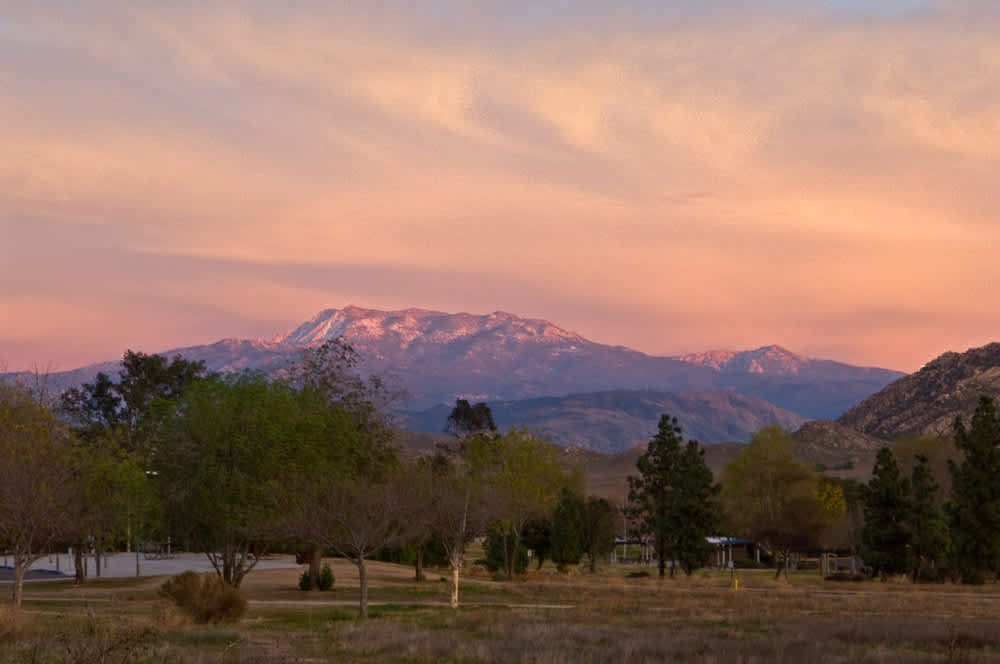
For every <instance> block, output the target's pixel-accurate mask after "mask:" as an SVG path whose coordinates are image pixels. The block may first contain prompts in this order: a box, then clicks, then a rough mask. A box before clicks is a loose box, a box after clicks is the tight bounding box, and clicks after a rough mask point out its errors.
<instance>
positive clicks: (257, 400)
mask: <svg viewBox="0 0 1000 664" xmlns="http://www.w3.org/2000/svg"><path fill="white" fill-rule="evenodd" d="M357 365H358V357H357V355H356V354H355V352H354V350H353V349H352V348H351V347H350V346H349V345H347V344H345V343H343V342H341V341H339V340H335V341H330V342H327V343H325V344H323V345H322V346H320V347H317V348H314V349H310V350H308V351H305V352H304V353H303V355H302V357H301V358H300V360H299V361H298V362H297V363H295V364H294V365H293V366H292V367H291V368H290V369H288V370H287V371H286V372H284V374H283V375H281V376H279V377H277V378H274V377H268V376H266V375H264V374H262V373H260V372H252V371H245V372H241V373H235V374H227V375H220V374H210V373H209V372H207V371H206V369H205V366H204V364H203V363H201V362H191V361H188V360H185V359H184V358H182V357H180V356H175V357H173V358H165V357H162V356H157V355H145V354H143V353H135V352H132V351H128V352H126V353H125V355H124V357H123V362H122V369H121V372H120V374H119V376H118V379H117V380H114V379H112V378H111V377H110V376H108V375H106V374H103V373H101V374H98V376H97V377H96V378H95V379H94V381H93V382H91V383H87V384H84V385H83V386H81V387H79V388H74V389H70V390H68V391H66V392H64V393H63V394H62V395H61V396H60V397H59V399H58V400H57V401H56V402H54V403H46V399H44V398H42V395H39V394H37V393H34V392H32V390H29V389H25V388H24V387H23V386H14V385H0V455H2V458H3V459H4V463H3V464H0V548H3V549H4V550H7V551H9V552H10V554H11V556H12V558H13V561H14V565H13V567H14V576H15V582H14V584H13V591H12V596H13V599H14V601H15V603H16V604H19V603H20V597H21V590H22V581H23V578H24V574H25V572H26V570H27V569H28V567H30V565H31V564H32V562H33V561H34V560H37V559H38V558H40V557H41V556H43V555H45V554H47V553H49V552H51V551H53V550H55V548H56V547H66V546H71V547H73V549H74V551H75V552H76V560H75V567H76V572H77V578H78V581H82V580H83V573H82V564H83V560H82V554H81V552H82V551H84V550H88V549H93V550H95V551H96V552H97V555H100V553H101V552H102V551H104V550H106V549H111V550H115V549H118V550H120V549H121V548H127V547H130V546H136V547H140V546H142V545H143V542H144V541H163V540H165V539H166V538H168V537H169V538H172V541H173V542H175V543H177V545H179V546H182V547H184V548H186V549H189V550H194V551H201V552H204V553H205V555H206V556H207V557H208V559H209V560H210V561H211V564H212V566H213V568H214V569H215V570H216V572H217V574H218V576H219V578H220V579H222V581H223V582H225V583H226V584H229V585H231V586H233V587H235V588H238V587H239V586H240V584H241V582H242V581H243V579H244V578H245V577H246V575H247V574H248V573H250V572H251V570H252V569H253V568H254V566H255V565H256V564H257V562H258V561H259V560H260V558H261V556H262V555H264V554H265V553H267V552H269V551H274V550H276V549H279V548H285V549H287V548H295V549H300V550H301V549H308V550H310V551H311V552H312V554H313V555H312V561H313V562H312V564H311V566H310V571H309V586H310V587H314V588H315V587H318V577H319V575H320V569H319V564H320V563H319V561H320V560H321V558H322V553H323V551H325V550H326V551H332V552H335V553H336V554H337V555H340V556H343V557H344V558H346V559H348V560H350V561H351V562H352V563H354V564H355V565H356V566H357V568H358V572H359V577H360V581H361V599H360V606H359V610H360V613H361V615H366V613H367V567H366V562H367V561H369V560H371V559H372V557H374V556H377V555H379V554H380V553H381V552H383V551H385V550H386V549H388V548H391V547H400V546H406V547H409V548H410V549H411V550H413V551H414V552H415V563H416V570H415V575H416V577H417V578H418V579H419V578H420V577H421V576H422V569H421V568H422V563H423V559H424V554H425V552H427V551H432V550H433V551H434V552H437V554H438V555H439V557H440V558H441V559H442V560H444V561H445V563H446V564H447V566H448V567H450V569H451V574H452V605H453V606H457V605H458V601H459V594H458V593H459V579H460V572H461V569H462V567H463V565H464V563H465V557H466V549H467V546H468V544H469V543H470V542H471V541H472V540H473V539H474V538H477V537H482V538H483V542H484V551H485V557H486V563H487V565H488V566H489V567H490V568H491V569H493V570H495V572H496V574H497V576H498V577H504V578H510V577H512V576H514V575H517V574H519V573H521V572H523V570H524V569H525V568H526V567H527V564H528V561H527V557H528V556H527V552H528V551H529V550H530V551H531V552H532V555H534V557H535V561H536V564H538V565H539V566H541V564H542V563H543V562H544V561H545V560H546V559H550V560H552V561H553V562H554V563H555V564H556V565H557V566H559V567H560V568H563V569H565V568H566V567H568V566H571V565H576V564H578V563H580V562H581V561H583V560H584V559H586V560H587V562H588V567H589V568H590V569H596V567H597V564H598V561H600V560H602V559H603V558H604V557H606V556H607V555H608V554H609V553H610V551H611V550H612V548H613V547H614V544H615V536H616V527H615V524H616V520H617V519H619V518H622V517H624V518H627V519H628V520H630V522H631V524H632V528H633V531H637V532H639V533H640V534H641V535H642V536H643V537H644V539H645V540H646V541H648V542H650V543H651V544H652V546H653V549H654V551H655V553H656V556H657V560H658V569H659V574H660V575H661V576H663V575H665V574H666V571H667V568H668V567H669V570H670V574H671V575H673V574H674V573H675V570H676V569H680V570H682V571H683V572H685V573H687V574H690V573H692V571H693V570H695V569H697V568H698V567H701V566H704V565H705V564H706V563H707V562H708V560H709V559H710V557H711V556H712V554H713V552H714V551H715V548H714V547H713V545H711V544H710V543H709V542H708V540H707V539H706V538H707V537H709V536H711V535H718V534H721V533H727V534H730V535H738V536H743V537H748V538H752V539H753V540H755V541H756V542H758V543H759V544H760V545H761V546H762V548H764V550H765V551H766V552H768V554H769V555H770V556H771V558H772V559H773V560H774V562H775V566H776V573H778V574H780V573H781V572H782V571H784V572H785V574H786V575H787V573H788V570H789V566H790V562H791V561H792V560H793V557H794V555H795V554H796V553H798V552H802V551H806V550H811V549H812V550H814V549H815V548H817V547H821V548H822V547H829V546H830V542H831V537H832V536H833V535H832V534H833V532H834V531H835V530H836V529H837V528H841V529H846V531H847V532H848V536H847V540H848V541H852V542H853V541H855V540H860V544H859V546H858V548H859V550H860V553H861V554H862V556H863V557H864V558H865V560H866V561H867V562H868V563H869V564H870V565H871V567H872V571H873V572H874V573H876V574H883V575H886V574H893V573H900V572H907V573H910V574H911V575H912V576H913V578H914V579H918V580H919V579H924V578H932V577H934V578H937V577H939V576H941V575H942V574H944V573H947V574H950V575H951V576H952V577H954V578H961V580H962V581H965V582H977V581H981V580H982V579H983V578H984V575H985V574H986V573H991V574H994V575H995V574H996V573H997V572H998V571H1000V527H998V526H1000V523H997V521H1000V509H998V507H997V506H998V505H1000V486H998V482H997V480H996V477H997V476H998V475H997V473H998V472H1000V421H998V419H997V414H996V410H995V408H994V406H993V403H992V401H990V400H989V399H987V398H984V399H983V401H982V402H981V403H980V406H979V408H978V409H977V411H976V414H975V415H974V416H973V418H972V421H971V425H970V428H968V429H966V428H965V427H964V425H963V424H962V422H961V421H958V422H956V426H955V436H956V441H957V445H958V448H959V449H960V450H961V451H962V453H963V454H964V458H963V460H962V462H961V463H960V464H958V463H954V462H952V463H951V467H950V471H949V472H950V478H951V485H952V487H951V492H950V495H949V496H948V497H947V502H946V503H945V502H944V501H943V500H942V498H941V493H942V492H941V488H940V486H939V484H938V482H937V481H936V480H935V477H934V475H933V473H932V472H931V471H930V469H929V467H928V463H927V461H926V458H924V459H923V460H921V459H920V458H918V460H917V463H916V465H915V466H914V467H913V469H912V473H911V475H910V476H909V477H903V476H902V473H901V472H900V470H899V466H898V464H897V463H896V461H895V459H894V457H893V454H892V451H891V450H889V449H888V448H887V449H885V450H882V451H881V452H880V453H879V456H878V461H877V462H876V465H875V468H874V472H873V476H872V479H871V481H870V482H869V483H868V484H867V485H860V484H858V483H856V482H855V483H851V482H849V481H838V480H835V479H832V478H826V477H823V476H821V475H820V474H819V473H817V471H816V469H815V468H813V467H810V466H808V465H807V464H805V463H803V462H802V461H800V460H798V459H796V458H795V457H794V455H793V443H792V440H791V438H790V437H789V436H788V434H787V433H785V432H784V431H782V430H781V429H780V428H778V427H769V428H765V429H763V430H761V431H760V432H758V433H757V434H755V436H754V438H753V440H752V442H751V443H750V445H749V446H748V447H747V449H746V450H745V451H744V452H743V453H742V454H741V455H740V456H739V458H737V459H736V461H734V462H733V463H732V464H730V465H729V466H728V467H727V468H726V471H725V473H724V475H723V477H722V478H721V479H722V482H721V483H716V482H715V478H714V477H713V474H712V472H711V470H710V469H709V468H708V466H707V465H706V463H705V459H704V449H703V447H702V446H701V445H699V443H698V442H697V441H693V440H689V441H686V442H685V441H684V440H683V437H682V429H681V427H680V424H679V422H678V421H677V419H676V418H672V417H670V416H669V415H664V416H663V417H662V418H661V420H660V422H659V425H658V429H657V433H656V434H655V436H654V437H653V438H652V439H651V440H650V442H649V444H648V447H647V449H646V450H645V452H644V453H643V454H642V455H641V457H640V458H639V460H638V462H637V467H636V473H635V474H634V475H632V476H630V477H629V478H628V501H627V505H626V506H625V507H624V510H623V512H624V513H621V512H619V508H618V507H616V506H613V505H612V504H611V503H609V502H608V501H607V500H605V499H602V498H598V497H595V496H586V495H585V492H584V489H583V486H584V483H583V476H582V473H581V472H579V471H573V470H567V469H565V468H563V467H562V466H561V464H560V462H559V460H558V458H557V457H556V454H555V451H554V449H553V447H552V446H551V445H549V444H547V443H546V442H545V441H543V440H541V439H540V438H538V437H536V436H534V435H532V434H530V433H529V432H527V431H523V430H517V429H515V430H511V431H508V432H500V431H498V430H497V427H496V426H495V423H494V422H493V418H492V414H491V413H490V411H489V408H488V407H487V406H486V405H485V404H469V403H468V402H467V401H463V400H459V401H457V402H456V405H455V408H454V409H453V410H452V412H451V415H450V416H449V418H448V421H447V423H446V427H445V428H446V430H447V431H448V432H449V433H450V434H451V436H452V442H451V443H450V444H447V445H440V446H439V447H438V448H437V449H436V450H435V452H434V453H433V454H431V455H426V456H424V457H421V458H420V459H417V460H415V461H406V460H404V459H403V456H402V455H401V453H400V450H399V449H397V447H396V445H395V443H394V439H393V428H392V422H391V418H390V416H389V406H390V405H391V404H390V402H391V398H392V397H391V393H390V391H389V390H388V389H387V387H386V386H385V385H384V384H383V383H382V382H381V381H380V380H379V379H378V378H377V377H370V378H363V377H361V376H360V375H359V374H358V372H357ZM49 401H51V400H49ZM858 534H860V535H859V536H858ZM852 546H853V544H852ZM99 568H100V566H99V564H98V569H99Z"/></svg>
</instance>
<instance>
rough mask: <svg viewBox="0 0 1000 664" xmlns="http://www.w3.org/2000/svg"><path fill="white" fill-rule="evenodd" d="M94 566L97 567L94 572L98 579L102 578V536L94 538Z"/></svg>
mask: <svg viewBox="0 0 1000 664" xmlns="http://www.w3.org/2000/svg"><path fill="white" fill-rule="evenodd" d="M94 567H95V568H96V571H95V572H94V576H96V577H97V578H98V579H99V578H101V538H100V537H98V538H97V539H96V540H94Z"/></svg>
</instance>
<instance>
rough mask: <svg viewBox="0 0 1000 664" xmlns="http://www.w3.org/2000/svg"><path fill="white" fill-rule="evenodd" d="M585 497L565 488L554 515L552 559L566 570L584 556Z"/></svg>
mask: <svg viewBox="0 0 1000 664" xmlns="http://www.w3.org/2000/svg"><path fill="white" fill-rule="evenodd" d="M583 510H584V502H583V499H582V498H581V497H580V496H578V495H577V494H576V493H574V492H573V491H571V490H570V489H567V488H564V489H563V490H562V496H561V497H560V499H559V505H557V506H556V510H555V513H554V514H553V515H552V560H553V562H555V563H556V565H558V566H559V569H560V570H565V569H566V567H567V566H568V565H576V564H578V563H579V562H580V559H581V558H582V557H583V554H584V550H583Z"/></svg>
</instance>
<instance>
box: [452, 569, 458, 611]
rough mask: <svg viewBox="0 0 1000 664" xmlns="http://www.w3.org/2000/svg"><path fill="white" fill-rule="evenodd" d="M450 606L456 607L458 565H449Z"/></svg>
mask: <svg viewBox="0 0 1000 664" xmlns="http://www.w3.org/2000/svg"><path fill="white" fill-rule="evenodd" d="M451 608H453V609H457V608H458V567H457V566H455V565H452V566H451Z"/></svg>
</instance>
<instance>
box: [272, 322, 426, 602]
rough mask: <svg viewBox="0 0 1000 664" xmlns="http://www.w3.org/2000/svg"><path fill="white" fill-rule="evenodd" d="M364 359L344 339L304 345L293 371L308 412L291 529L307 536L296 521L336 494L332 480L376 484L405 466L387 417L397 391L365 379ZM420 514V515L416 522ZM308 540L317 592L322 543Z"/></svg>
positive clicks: (304, 411)
mask: <svg viewBox="0 0 1000 664" xmlns="http://www.w3.org/2000/svg"><path fill="white" fill-rule="evenodd" d="M359 361H360V358H359V356H358V354H357V353H356V352H355V350H354V348H353V347H352V346H351V345H350V344H347V343H346V342H344V341H343V340H341V339H339V338H338V339H333V340H330V341H326V342H324V343H323V344H322V345H320V346H318V347H316V348H310V349H306V350H304V351H303V352H302V354H301V355H300V356H299V359H298V361H297V362H296V363H295V364H294V365H293V366H292V367H291V369H290V370H289V374H290V377H291V382H292V385H293V386H294V387H295V388H296V389H297V394H296V399H297V401H298V403H299V411H300V415H301V417H300V428H299V435H298V443H297V450H296V454H295V457H294V459H293V461H292V464H293V466H294V468H295V476H296V479H295V487H296V490H295V497H296V503H295V504H296V509H295V510H293V513H294V518H289V520H288V528H289V529H290V532H292V533H293V534H294V535H296V536H297V537H298V538H300V539H302V538H304V537H305V533H303V532H302V531H301V530H300V529H298V528H297V527H296V525H295V523H294V521H295V519H298V523H299V525H307V524H310V523H311V519H310V518H309V511H310V509H311V508H310V504H309V502H310V500H312V501H315V502H317V503H318V502H319V501H322V500H324V499H326V498H329V495H328V493H327V485H328V484H330V483H331V482H336V481H344V480H352V479H353V480H365V481H373V482H377V481H379V480H380V479H382V478H384V477H386V476H387V474H388V473H390V472H392V471H393V470H395V468H396V467H397V464H398V459H397V456H396V448H395V445H394V440H393V429H392V423H391V419H390V417H389V414H388V408H389V405H390V404H391V402H392V400H393V395H392V394H390V393H389V391H388V389H387V388H386V387H385V385H384V383H383V382H382V381H381V380H380V379H378V377H374V376H373V377H369V378H368V379H367V380H365V379H364V378H362V377H361V376H360V375H359V374H358V372H357V365H358V363H359ZM414 479H415V480H418V479H420V478H419V477H417V476H414ZM419 486H423V484H421V483H420V482H415V484H414V487H415V488H416V487H419ZM419 516H420V515H419V514H415V515H414V519H418V518H419ZM414 525H417V524H414ZM410 532H414V531H413V530H411V531H410ZM416 537H417V539H416V540H415V543H417V544H419V545H420V547H419V548H418V551H417V553H418V565H417V575H418V576H420V575H421V574H422V571H421V569H420V563H421V562H422V559H423V546H424V544H426V542H425V541H424V539H423V536H422V535H418V536H416ZM305 543H306V544H307V545H308V546H309V547H311V549H312V556H311V563H310V566H309V579H310V584H311V587H312V588H313V589H318V584H319V575H320V572H321V570H320V564H321V560H322V557H323V547H322V546H320V545H319V544H318V542H317V541H306V542H305Z"/></svg>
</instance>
